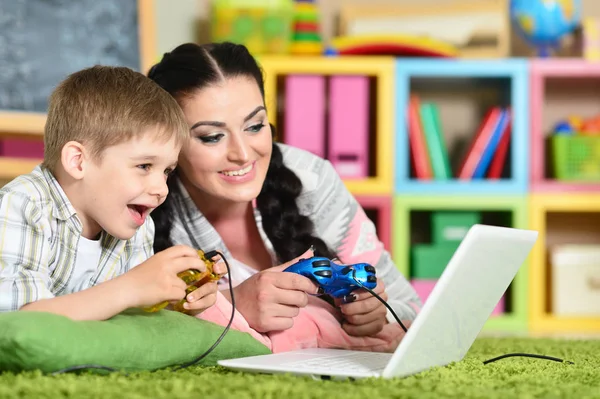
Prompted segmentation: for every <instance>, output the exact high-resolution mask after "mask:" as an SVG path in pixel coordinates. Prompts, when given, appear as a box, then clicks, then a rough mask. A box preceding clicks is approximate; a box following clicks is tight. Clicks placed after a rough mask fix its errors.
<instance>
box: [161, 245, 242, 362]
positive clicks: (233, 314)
mask: <svg viewBox="0 0 600 399" xmlns="http://www.w3.org/2000/svg"><path fill="white" fill-rule="evenodd" d="M216 255H220V256H221V259H223V261H224V262H225V266H226V267H227V274H228V275H229V278H228V279H227V280H228V281H229V292H230V293H231V317H230V318H229V322H228V323H227V326H226V327H225V329H224V330H223V332H222V333H221V335H220V336H219V338H217V340H216V341H215V343H214V344H213V345H212V346H211V347H210V348H208V350H207V351H206V352H204V353H203V354H202V355H200V356H198V357H197V358H196V359H194V360H192V361H190V362H188V363H184V364H182V365H179V366H177V367H175V368H174V369H173V370H172V371H177V370H181V369H184V368H186V367H189V366H191V365H194V364H196V363H198V362H199V361H200V360H202V359H204V358H205V357H206V356H208V354H209V353H210V352H212V351H213V349H215V348H216V347H217V345H219V343H220V342H221V341H222V340H223V338H225V334H227V331H229V328H230V327H231V324H232V323H233V318H234V317H235V299H234V297H233V285H232V284H231V280H232V278H231V269H230V268H229V262H227V259H226V258H225V255H223V254H222V253H221V252H220V251H210V252H207V253H205V254H204V256H206V259H211V258H213V257H214V256H216Z"/></svg>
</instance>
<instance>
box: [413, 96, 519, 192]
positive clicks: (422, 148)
mask: <svg viewBox="0 0 600 399" xmlns="http://www.w3.org/2000/svg"><path fill="white" fill-rule="evenodd" d="M511 117H512V114H511V110H510V107H500V106H494V107H491V108H490V109H488V110H487V112H486V113H485V115H484V118H483V119H482V121H481V123H480V124H479V126H478V128H477V130H476V132H475V135H474V138H473V140H472V141H471V143H470V145H469V148H468V150H467V152H466V154H465V156H464V158H463V160H462V161H461V163H460V166H459V168H458V171H457V173H456V175H455V176H454V175H453V173H452V169H451V167H450V161H449V157H448V148H447V146H446V142H445V139H444V134H443V129H442V126H441V123H440V117H439V109H438V107H437V105H435V104H433V103H430V102H424V103H421V102H420V100H419V98H418V96H416V95H412V96H411V98H410V100H409V104H408V110H407V122H408V139H409V147H410V152H411V162H412V166H413V168H414V172H415V178H416V179H417V180H432V179H435V180H445V179H452V178H453V177H455V178H457V179H459V180H475V179H484V178H487V179H489V180H497V179H499V178H500V177H501V174H502V170H503V169H504V165H505V163H506V160H507V153H508V148H509V143H510V136H511V134H510V131H511Z"/></svg>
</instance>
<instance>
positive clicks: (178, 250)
mask: <svg viewBox="0 0 600 399" xmlns="http://www.w3.org/2000/svg"><path fill="white" fill-rule="evenodd" d="M188 269H197V270H200V271H205V270H206V265H205V264H204V262H203V261H202V260H201V259H200V257H199V256H198V252H197V251H196V250H195V249H193V248H190V247H188V246H185V245H177V246H174V247H170V248H167V249H165V250H164V251H161V252H158V253H157V254H155V255H154V256H152V257H151V258H149V259H148V260H146V261H145V262H144V263H142V264H140V265H139V266H136V267H134V268H133V269H131V270H130V271H129V272H127V273H125V274H123V275H122V276H120V277H118V278H120V279H121V280H122V284H123V285H124V289H125V292H124V294H125V295H126V296H127V302H128V303H129V306H130V307H145V306H152V305H155V304H157V303H159V302H163V301H170V302H173V301H179V300H181V299H183V298H184V297H185V289H186V287H187V286H186V284H185V282H184V281H183V280H182V279H180V278H179V277H178V276H177V274H178V273H180V272H182V271H185V270H188ZM196 291H198V290H196ZM196 291H194V292H196Z"/></svg>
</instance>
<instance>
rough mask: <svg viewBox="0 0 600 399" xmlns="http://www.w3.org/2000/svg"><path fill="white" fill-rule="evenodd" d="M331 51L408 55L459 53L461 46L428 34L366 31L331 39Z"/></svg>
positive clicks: (345, 53) (451, 54)
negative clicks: (366, 32)
mask: <svg viewBox="0 0 600 399" xmlns="http://www.w3.org/2000/svg"><path fill="white" fill-rule="evenodd" d="M328 52H329V54H336V55H391V56H404V57H440V58H452V57H456V56H458V48H457V47H456V46H454V45H452V44H450V43H447V42H445V41H442V40H438V39H435V38H432V37H428V36H420V35H410V34H362V35H351V36H337V37H334V38H333V39H332V40H331V46H330V47H329V48H328Z"/></svg>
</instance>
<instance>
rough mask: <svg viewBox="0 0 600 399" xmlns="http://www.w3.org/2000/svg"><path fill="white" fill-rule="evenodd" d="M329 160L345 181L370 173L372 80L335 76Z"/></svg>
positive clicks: (331, 105)
mask: <svg viewBox="0 0 600 399" xmlns="http://www.w3.org/2000/svg"><path fill="white" fill-rule="evenodd" d="M329 83H330V85H329V142H328V143H329V145H328V150H329V151H328V158H329V160H330V161H331V163H332V164H333V166H334V167H335V168H336V170H337V172H338V173H339V174H340V176H341V177H343V178H364V177H367V175H368V173H369V170H368V165H369V78H368V77H367V76H332V77H331V78H330V81H329Z"/></svg>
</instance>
